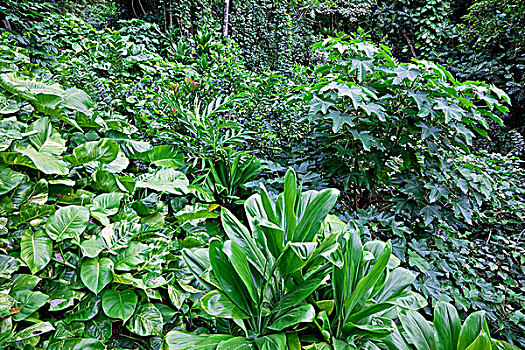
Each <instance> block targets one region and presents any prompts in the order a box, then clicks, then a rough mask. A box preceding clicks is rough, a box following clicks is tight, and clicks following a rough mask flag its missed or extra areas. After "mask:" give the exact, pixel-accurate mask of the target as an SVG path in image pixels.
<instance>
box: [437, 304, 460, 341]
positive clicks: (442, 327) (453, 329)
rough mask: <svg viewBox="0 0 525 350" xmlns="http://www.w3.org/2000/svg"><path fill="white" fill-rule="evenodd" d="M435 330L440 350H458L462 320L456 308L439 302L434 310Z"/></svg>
mask: <svg viewBox="0 0 525 350" xmlns="http://www.w3.org/2000/svg"><path fill="white" fill-rule="evenodd" d="M434 328H435V330H436V340H437V346H438V350H448V349H457V346H458V338H459V332H460V330H461V320H460V319H459V315H458V312H457V311H456V308H455V307H454V306H452V305H451V304H449V303H446V302H443V301H440V302H438V304H437V305H436V308H435V310H434Z"/></svg>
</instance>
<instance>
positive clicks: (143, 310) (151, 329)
mask: <svg viewBox="0 0 525 350" xmlns="http://www.w3.org/2000/svg"><path fill="white" fill-rule="evenodd" d="M162 325H163V321H162V314H161V313H160V311H159V310H158V309H157V308H156V307H155V305H153V304H143V305H140V306H139V307H138V308H137V310H136V311H135V313H134V314H133V317H131V319H130V320H129V323H128V325H127V326H126V327H127V328H128V330H129V331H131V332H133V333H135V334H137V335H140V336H142V337H145V336H150V335H162Z"/></svg>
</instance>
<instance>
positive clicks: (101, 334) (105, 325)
mask: <svg viewBox="0 0 525 350" xmlns="http://www.w3.org/2000/svg"><path fill="white" fill-rule="evenodd" d="M112 334H113V326H112V322H111V319H109V318H107V317H105V316H104V315H103V314H98V316H97V317H95V318H94V319H92V320H90V321H89V322H88V323H87V324H86V329H85V331H84V336H85V337H86V338H95V339H98V340H100V341H101V342H103V343H106V342H108V341H109V338H110V337H111V335H112Z"/></svg>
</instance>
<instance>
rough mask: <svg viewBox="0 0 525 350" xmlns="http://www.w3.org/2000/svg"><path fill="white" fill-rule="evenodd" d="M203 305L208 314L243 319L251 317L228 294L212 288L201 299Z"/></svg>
mask: <svg viewBox="0 0 525 350" xmlns="http://www.w3.org/2000/svg"><path fill="white" fill-rule="evenodd" d="M201 306H202V308H203V309H204V311H206V312H207V313H208V314H210V315H213V316H215V317H223V318H235V319H243V318H250V316H248V315H247V314H246V313H245V312H244V311H242V310H241V309H240V308H239V307H238V306H237V305H235V304H234V303H233V302H232V301H231V300H230V299H229V298H228V297H227V296H226V294H224V293H222V292H221V291H218V290H212V291H211V292H209V293H208V294H206V295H204V296H203V297H202V299H201Z"/></svg>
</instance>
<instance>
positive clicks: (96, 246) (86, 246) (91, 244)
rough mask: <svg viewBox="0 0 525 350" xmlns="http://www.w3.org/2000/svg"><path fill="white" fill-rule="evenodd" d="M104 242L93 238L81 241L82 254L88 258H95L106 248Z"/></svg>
mask: <svg viewBox="0 0 525 350" xmlns="http://www.w3.org/2000/svg"><path fill="white" fill-rule="evenodd" d="M104 248H105V247H104V244H102V243H101V242H99V241H95V240H93V239H86V240H84V241H82V243H80V250H81V251H82V256H83V257H87V258H94V257H96V256H98V255H99V254H100V252H101V251H102V250H104Z"/></svg>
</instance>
